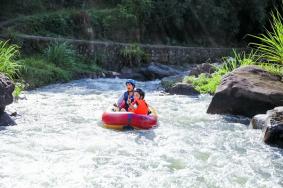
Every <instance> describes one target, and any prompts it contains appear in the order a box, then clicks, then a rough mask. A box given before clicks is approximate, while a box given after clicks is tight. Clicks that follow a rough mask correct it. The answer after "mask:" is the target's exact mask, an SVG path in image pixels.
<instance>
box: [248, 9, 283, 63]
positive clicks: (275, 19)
mask: <svg viewBox="0 0 283 188" xmlns="http://www.w3.org/2000/svg"><path fill="white" fill-rule="evenodd" d="M271 15H272V20H271V23H272V26H271V31H266V34H261V35H260V36H254V35H251V36H253V37H254V38H256V39H258V40H259V41H260V43H251V44H252V45H254V46H255V47H257V48H258V50H259V52H261V53H262V54H263V57H264V58H266V59H268V60H269V61H270V62H279V63H282V64H283V18H282V16H281V15H280V13H279V11H278V10H277V9H276V10H275V13H274V12H273V13H272V14H271Z"/></svg>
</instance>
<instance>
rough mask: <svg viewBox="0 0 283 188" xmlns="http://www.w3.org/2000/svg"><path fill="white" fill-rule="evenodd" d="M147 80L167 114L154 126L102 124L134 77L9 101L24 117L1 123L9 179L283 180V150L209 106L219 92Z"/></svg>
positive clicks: (159, 183) (4, 179)
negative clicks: (176, 91) (175, 92)
mask: <svg viewBox="0 0 283 188" xmlns="http://www.w3.org/2000/svg"><path fill="white" fill-rule="evenodd" d="M138 86H139V87H141V88H144V89H145V90H146V100H147V101H148V103H150V104H151V105H153V106H155V107H156V109H157V111H158V114H159V126H158V127H157V128H154V129H152V130H130V131H115V130H110V129H105V128H103V127H102V126H101V122H100V120H101V115H102V113H103V111H104V110H105V109H106V108H107V107H108V106H109V105H111V104H113V103H114V102H115V99H116V98H117V97H118V96H119V95H120V94H121V93H122V92H123V89H125V88H124V80H120V79H97V80H92V79H84V80H76V81H72V82H70V83H66V84H55V85H49V86H46V87H42V88H39V89H36V90H33V91H27V92H25V93H24V95H25V97H26V99H22V100H19V101H18V102H15V103H13V104H12V105H10V106H8V107H7V109H8V110H13V109H15V110H16V111H17V112H18V114H19V116H18V117H17V120H16V121H17V124H18V125H17V126H11V127H5V128H2V129H1V131H0V142H1V145H0V187H5V188H7V187H13V188H15V187H19V188H24V187H27V188H32V187H36V188H37V187H46V188H47V187H48V188H49V187H66V188H84V187H107V188H108V187H115V188H116V187H144V188H148V187H170V188H171V187H178V188H179V187H196V188H198V187H219V188H220V187H221V188H222V187H227V188H231V187H253V188H254V187H257V188H259V187H272V188H276V187H282V186H283V152H282V150H280V149H277V148H272V147H270V146H267V145H265V144H264V143H263V142H262V133H261V131H260V130H252V129H249V128H248V127H247V126H246V125H244V124H241V118H235V117H231V116H230V117H229V116H220V115H208V114H206V109H207V107H208V105H209V102H210V101H211V96H208V95H201V96H199V97H188V96H172V95H165V94H163V93H162V91H161V89H160V82H159V81H152V82H139V83H138ZM231 119H234V120H237V121H233V122H234V123H233V122H232V121H231ZM238 120H239V121H238ZM235 122H236V123H235Z"/></svg>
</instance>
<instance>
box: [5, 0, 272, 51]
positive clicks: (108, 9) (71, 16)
mask: <svg viewBox="0 0 283 188" xmlns="http://www.w3.org/2000/svg"><path fill="white" fill-rule="evenodd" d="M277 1H278V0H277ZM272 3H273V2H272V1H262V0H249V1H246V0H237V1H235V0H222V1H219V0H210V1H192V0H183V1H177V0H166V1H164V0H106V1H97V0H87V1H79V0H70V1H47V0H37V1H36V0H27V1H16V0H12V1H9V2H7V3H5V4H3V11H4V12H6V13H7V14H9V15H10V16H13V15H16V14H15V13H20V14H25V15H29V16H26V17H22V16H21V17H19V18H18V21H15V23H13V24H11V28H12V30H13V31H14V32H15V31H17V32H19V31H20V32H22V33H26V34H34V35H43V36H64V37H72V38H82V39H106V40H115V41H121V42H143V43H165V44H187V45H205V46H216V45H227V44H233V43H234V42H239V41H242V39H243V37H244V36H245V35H246V34H247V33H252V34H256V33H259V32H262V31H263V28H264V26H265V24H266V17H267V16H266V15H267V8H268V7H271V6H272ZM100 4H103V6H99V5H100ZM102 7H103V8H104V9H101V8H102ZM11 13H13V14H11ZM30 15H32V16H30ZM8 17H9V16H8ZM7 30H9V28H7ZM9 33H10V32H9Z"/></svg>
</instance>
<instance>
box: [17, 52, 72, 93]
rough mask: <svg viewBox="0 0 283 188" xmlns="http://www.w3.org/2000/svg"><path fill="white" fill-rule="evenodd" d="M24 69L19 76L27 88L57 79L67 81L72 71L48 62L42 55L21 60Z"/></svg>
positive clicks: (56, 80)
mask: <svg viewBox="0 0 283 188" xmlns="http://www.w3.org/2000/svg"><path fill="white" fill-rule="evenodd" d="M21 64H22V65H23V66H24V69H23V70H22V71H21V76H22V77H23V79H24V80H25V82H26V83H27V87H28V88H35V87H39V86H43V85H47V84H50V83H54V82H58V81H69V80H71V78H72V73H71V72H70V71H67V70H63V69H62V68H60V67H57V66H56V65H55V64H52V63H49V62H48V61H47V60H44V59H43V58H42V57H40V56H39V57H30V58H25V59H23V60H22V61H21Z"/></svg>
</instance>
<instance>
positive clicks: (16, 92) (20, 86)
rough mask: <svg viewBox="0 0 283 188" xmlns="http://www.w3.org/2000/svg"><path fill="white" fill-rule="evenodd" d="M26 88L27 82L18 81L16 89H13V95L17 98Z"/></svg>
mask: <svg viewBox="0 0 283 188" xmlns="http://www.w3.org/2000/svg"><path fill="white" fill-rule="evenodd" d="M24 89H25V84H24V83H21V82H17V83H16V84H15V90H14V91H13V96H14V97H15V98H16V99H17V98H18V97H19V96H20V94H21V93H22V91H23V90H24Z"/></svg>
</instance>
